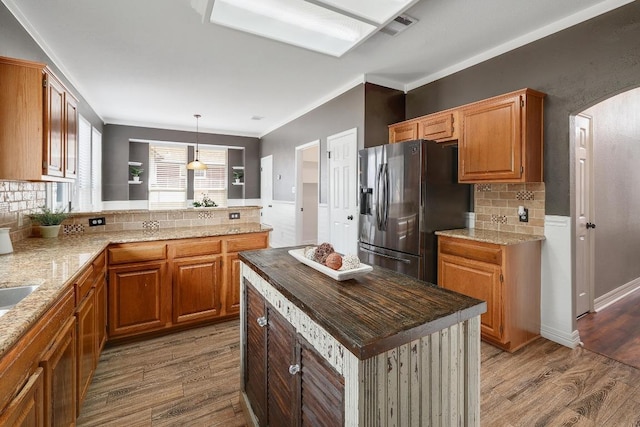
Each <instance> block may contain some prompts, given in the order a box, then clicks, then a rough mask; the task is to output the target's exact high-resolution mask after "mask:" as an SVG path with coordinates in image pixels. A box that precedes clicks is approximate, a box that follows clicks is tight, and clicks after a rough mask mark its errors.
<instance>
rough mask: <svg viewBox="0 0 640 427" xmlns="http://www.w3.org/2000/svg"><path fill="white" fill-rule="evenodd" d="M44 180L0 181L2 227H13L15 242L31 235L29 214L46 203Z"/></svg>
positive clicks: (0, 223) (11, 233)
mask: <svg viewBox="0 0 640 427" xmlns="http://www.w3.org/2000/svg"><path fill="white" fill-rule="evenodd" d="M45 200H46V189H45V183H44V182H20V181H0V227H8V228H10V229H11V231H10V232H9V235H10V236H11V240H12V241H13V242H17V241H20V240H22V239H25V238H27V237H29V236H30V235H31V220H30V219H29V214H30V213H33V212H36V211H38V207H39V206H42V205H44V204H45Z"/></svg>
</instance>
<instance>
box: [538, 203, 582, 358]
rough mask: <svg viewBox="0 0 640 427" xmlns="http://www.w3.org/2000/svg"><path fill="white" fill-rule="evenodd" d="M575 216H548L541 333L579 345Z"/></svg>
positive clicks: (568, 344) (550, 337)
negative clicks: (573, 234)
mask: <svg viewBox="0 0 640 427" xmlns="http://www.w3.org/2000/svg"><path fill="white" fill-rule="evenodd" d="M571 224H572V221H571V217H567V216H555V215H546V216H545V221H544V235H545V240H544V241H543V242H542V275H541V277H542V283H541V295H540V303H541V304H540V334H541V335H542V336H543V337H545V338H547V339H549V340H551V341H555V342H557V343H559V344H562V345H564V346H567V347H571V348H575V347H576V346H577V345H578V344H579V342H580V340H579V336H578V331H577V330H574V328H573V323H574V319H573V299H574V298H573V289H572V286H571V283H572V270H571V265H572V254H571Z"/></svg>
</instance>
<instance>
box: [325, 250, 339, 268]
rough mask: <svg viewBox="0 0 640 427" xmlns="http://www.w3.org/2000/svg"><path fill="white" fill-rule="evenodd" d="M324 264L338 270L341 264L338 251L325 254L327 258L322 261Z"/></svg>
mask: <svg viewBox="0 0 640 427" xmlns="http://www.w3.org/2000/svg"><path fill="white" fill-rule="evenodd" d="M324 264H325V265H326V266H327V267H329V268H333V269H334V270H338V269H339V268H340V267H341V266H342V257H341V256H340V254H339V253H337V252H332V253H330V254H329V255H328V256H327V260H326V261H325V262H324Z"/></svg>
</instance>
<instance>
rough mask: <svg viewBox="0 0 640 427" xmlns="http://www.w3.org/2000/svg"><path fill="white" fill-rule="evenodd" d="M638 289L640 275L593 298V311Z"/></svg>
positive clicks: (602, 308)
mask: <svg viewBox="0 0 640 427" xmlns="http://www.w3.org/2000/svg"><path fill="white" fill-rule="evenodd" d="M638 289H640V277H638V278H637V279H634V280H632V281H630V282H629V283H625V284H624V285H622V286H620V287H618V288H616V289H614V290H612V291H610V292H607V293H606V294H604V295H602V296H601V297H598V298H596V299H594V300H593V309H594V310H595V311H600V310H604V309H605V308H607V307H608V306H610V305H611V304H613V303H614V302H616V301H618V300H621V299H622V298H624V297H626V296H627V295H629V294H630V293H631V292H634V291H637V290H638Z"/></svg>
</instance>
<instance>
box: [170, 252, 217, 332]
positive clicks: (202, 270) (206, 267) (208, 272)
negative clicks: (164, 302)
mask: <svg viewBox="0 0 640 427" xmlns="http://www.w3.org/2000/svg"><path fill="white" fill-rule="evenodd" d="M221 263H222V256H221V255H211V256H202V257H197V258H185V259H180V260H178V261H174V262H173V263H172V269H173V321H174V323H176V324H177V323H186V322H193V321H197V320H205V319H213V318H215V317H217V316H219V315H220V308H221V304H220V284H221V274H222V268H221Z"/></svg>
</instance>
